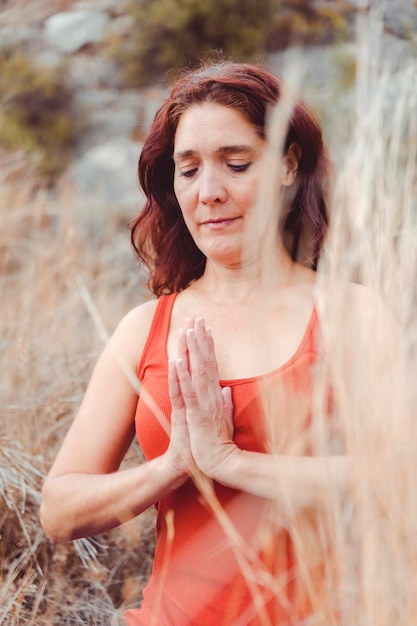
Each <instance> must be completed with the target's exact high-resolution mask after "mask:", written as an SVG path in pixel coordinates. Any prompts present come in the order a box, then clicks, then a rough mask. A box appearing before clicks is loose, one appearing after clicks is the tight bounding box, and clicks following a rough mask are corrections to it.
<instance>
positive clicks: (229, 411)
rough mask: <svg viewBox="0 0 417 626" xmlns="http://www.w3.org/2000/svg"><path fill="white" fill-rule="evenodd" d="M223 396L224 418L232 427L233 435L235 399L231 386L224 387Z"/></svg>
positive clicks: (230, 427)
mask: <svg viewBox="0 0 417 626" xmlns="http://www.w3.org/2000/svg"><path fill="white" fill-rule="evenodd" d="M222 396H223V409H224V419H225V421H226V424H227V426H228V428H229V429H230V433H231V436H232V435H233V430H234V428H233V400H232V389H231V387H222Z"/></svg>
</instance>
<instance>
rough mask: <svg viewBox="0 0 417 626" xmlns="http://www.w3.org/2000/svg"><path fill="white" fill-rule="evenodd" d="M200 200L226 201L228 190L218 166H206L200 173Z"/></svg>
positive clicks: (208, 201) (209, 201) (209, 202)
mask: <svg viewBox="0 0 417 626" xmlns="http://www.w3.org/2000/svg"><path fill="white" fill-rule="evenodd" d="M199 198H200V202H202V203H203V204H213V203H215V202H224V201H225V200H226V198H227V190H226V187H225V185H224V183H223V181H222V177H221V174H220V173H219V172H217V171H216V168H212V167H205V168H204V169H203V170H202V172H201V175H200V188H199Z"/></svg>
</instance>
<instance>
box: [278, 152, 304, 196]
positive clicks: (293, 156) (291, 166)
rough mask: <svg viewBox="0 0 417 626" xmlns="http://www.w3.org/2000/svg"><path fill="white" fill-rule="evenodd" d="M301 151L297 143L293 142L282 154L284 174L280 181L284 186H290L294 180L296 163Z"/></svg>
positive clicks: (296, 169) (298, 160)
mask: <svg viewBox="0 0 417 626" xmlns="http://www.w3.org/2000/svg"><path fill="white" fill-rule="evenodd" d="M302 153H303V151H302V149H301V146H300V145H299V144H298V143H295V142H293V143H292V144H290V146H289V148H288V152H287V154H286V155H285V156H284V167H285V176H284V180H283V181H282V185H283V186H284V187H290V186H291V185H292V184H293V182H294V181H295V177H296V176H297V172H298V164H299V162H300V159H301V155H302Z"/></svg>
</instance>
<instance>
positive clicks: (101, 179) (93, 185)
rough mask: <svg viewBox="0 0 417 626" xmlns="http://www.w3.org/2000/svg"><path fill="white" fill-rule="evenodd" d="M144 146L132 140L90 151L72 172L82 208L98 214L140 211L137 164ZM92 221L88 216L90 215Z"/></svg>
mask: <svg viewBox="0 0 417 626" xmlns="http://www.w3.org/2000/svg"><path fill="white" fill-rule="evenodd" d="M140 149H141V146H140V144H139V143H136V142H134V141H130V140H128V139H113V140H111V141H108V142H106V143H102V144H100V145H98V146H95V147H93V148H90V149H89V150H88V151H87V152H86V153H85V154H84V155H83V156H82V157H81V158H79V159H78V160H77V161H76V163H75V164H74V165H73V166H72V167H71V168H70V170H69V171H68V174H67V176H68V180H69V182H70V183H72V184H73V185H74V187H75V189H76V191H77V194H78V198H79V202H80V205H81V206H83V207H86V209H88V211H90V210H91V212H92V215H91V216H92V218H93V219H94V215H93V214H94V212H96V211H97V210H101V209H103V210H104V211H105V212H107V213H109V212H110V213H116V212H118V211H120V210H132V209H133V210H134V211H136V210H137V209H138V207H139V206H140V204H141V199H142V196H141V192H140V191H139V184H138V181H137V174H136V172H137V161H138V158H139V154H140ZM86 218H87V219H88V215H87V216H86Z"/></svg>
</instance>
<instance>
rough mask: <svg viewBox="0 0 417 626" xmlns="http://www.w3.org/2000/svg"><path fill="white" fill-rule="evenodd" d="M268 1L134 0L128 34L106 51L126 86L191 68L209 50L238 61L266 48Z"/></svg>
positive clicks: (130, 5)
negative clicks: (219, 51) (171, 70)
mask: <svg viewBox="0 0 417 626" xmlns="http://www.w3.org/2000/svg"><path fill="white" fill-rule="evenodd" d="M271 10H272V2H271V0H258V1H257V2H253V0H220V1H217V2H213V3H211V2H207V0H180V1H178V0H156V1H155V0H136V1H135V0H133V1H132V2H130V4H129V5H128V8H127V11H128V13H129V14H130V15H131V17H132V18H133V19H132V32H131V33H130V36H129V37H128V38H127V39H126V38H123V37H117V36H115V37H113V38H112V40H111V42H110V53H111V55H112V56H113V58H115V59H116V60H117V61H118V62H119V64H120V66H121V71H122V81H123V83H124V84H125V85H129V86H140V85H143V84H146V83H148V82H150V81H151V80H152V79H153V78H154V77H156V76H160V75H161V74H164V73H165V72H166V71H168V70H169V69H172V68H179V67H184V66H195V65H197V64H198V63H199V61H200V60H201V59H202V58H205V57H206V55H207V53H208V52H210V51H212V50H222V51H223V52H224V53H225V54H227V55H232V56H233V57H234V58H235V59H236V60H246V59H254V58H255V57H257V56H258V55H259V54H262V52H263V50H264V49H265V32H266V30H267V26H268V22H269V21H270V19H271V15H272V13H271Z"/></svg>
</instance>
